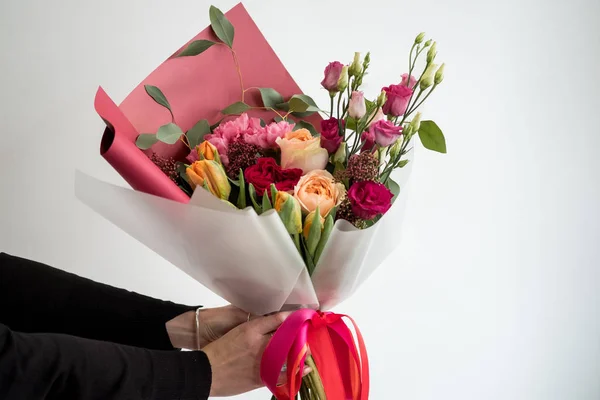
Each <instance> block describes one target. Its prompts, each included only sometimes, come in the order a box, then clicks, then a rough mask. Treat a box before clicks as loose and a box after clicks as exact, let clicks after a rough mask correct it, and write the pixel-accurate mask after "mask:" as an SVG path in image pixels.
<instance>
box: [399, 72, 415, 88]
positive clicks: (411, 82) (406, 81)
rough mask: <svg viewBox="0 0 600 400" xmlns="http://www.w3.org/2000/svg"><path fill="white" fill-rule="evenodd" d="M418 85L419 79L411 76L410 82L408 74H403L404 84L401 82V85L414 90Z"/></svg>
mask: <svg viewBox="0 0 600 400" xmlns="http://www.w3.org/2000/svg"><path fill="white" fill-rule="evenodd" d="M416 84H417V78H415V77H414V76H412V75H411V76H410V80H409V79H408V74H402V82H400V85H402V86H408V87H409V88H411V89H413V88H414V87H415V85H416Z"/></svg>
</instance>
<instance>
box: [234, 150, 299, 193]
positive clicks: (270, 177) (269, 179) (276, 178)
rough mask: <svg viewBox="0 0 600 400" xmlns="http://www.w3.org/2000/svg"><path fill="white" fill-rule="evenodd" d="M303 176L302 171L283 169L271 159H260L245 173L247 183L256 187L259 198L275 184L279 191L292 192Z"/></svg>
mask: <svg viewBox="0 0 600 400" xmlns="http://www.w3.org/2000/svg"><path fill="white" fill-rule="evenodd" d="M301 176H302V170H301V169H299V168H289V169H282V168H281V167H280V166H279V165H277V162H275V159H273V158H270V157H264V158H259V159H258V161H257V163H256V164H254V165H252V166H250V167H248V168H246V170H245V171H244V178H245V179H246V182H247V183H249V184H250V183H251V184H253V185H254V188H255V189H256V193H257V194H258V195H259V196H262V195H263V193H264V192H265V190H267V189H269V188H270V187H271V184H275V187H276V188H277V190H282V191H284V192H289V191H292V190H294V186H296V184H297V183H298V181H299V180H300V177H301Z"/></svg>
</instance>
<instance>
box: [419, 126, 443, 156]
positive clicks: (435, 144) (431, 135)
mask: <svg viewBox="0 0 600 400" xmlns="http://www.w3.org/2000/svg"><path fill="white" fill-rule="evenodd" d="M419 138H420V139H421V143H423V146H424V147H425V148H426V149H429V150H433V151H437V152H438V153H446V138H444V134H443V133H442V130H441V129H440V128H439V127H438V126H437V125H436V123H435V122H433V121H422V122H421V127H420V128H419Z"/></svg>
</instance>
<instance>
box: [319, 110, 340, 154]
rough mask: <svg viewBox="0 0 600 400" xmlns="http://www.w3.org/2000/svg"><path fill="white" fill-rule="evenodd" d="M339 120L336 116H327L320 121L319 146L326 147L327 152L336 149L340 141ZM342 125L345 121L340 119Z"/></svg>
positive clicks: (333, 151)
mask: <svg viewBox="0 0 600 400" xmlns="http://www.w3.org/2000/svg"><path fill="white" fill-rule="evenodd" d="M339 124H340V121H338V119H337V118H329V119H324V120H323V121H321V147H322V148H324V149H326V150H327V152H329V154H333V153H335V152H336V151H337V149H338V148H339V147H340V144H341V143H342V139H343V138H342V137H341V136H340V129H339V128H340V125H339ZM341 124H342V126H344V124H345V121H344V120H342V121H341Z"/></svg>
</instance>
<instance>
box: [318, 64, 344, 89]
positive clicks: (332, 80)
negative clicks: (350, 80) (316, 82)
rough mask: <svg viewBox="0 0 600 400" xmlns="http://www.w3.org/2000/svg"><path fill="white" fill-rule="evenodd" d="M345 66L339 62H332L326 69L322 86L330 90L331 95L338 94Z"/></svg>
mask: <svg viewBox="0 0 600 400" xmlns="http://www.w3.org/2000/svg"><path fill="white" fill-rule="evenodd" d="M343 68H344V64H342V63H341V62H339V61H334V62H330V63H329V65H328V66H327V67H326V68H325V77H324V78H323V80H322V81H321V86H323V87H324V88H325V89H327V90H329V93H337V92H338V81H339V80H340V76H341V75H342V69H343Z"/></svg>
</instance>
